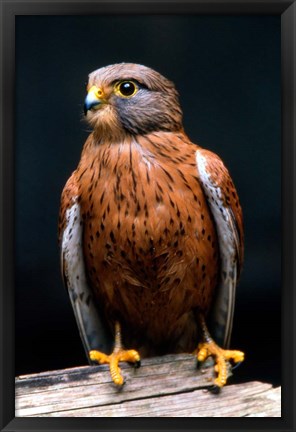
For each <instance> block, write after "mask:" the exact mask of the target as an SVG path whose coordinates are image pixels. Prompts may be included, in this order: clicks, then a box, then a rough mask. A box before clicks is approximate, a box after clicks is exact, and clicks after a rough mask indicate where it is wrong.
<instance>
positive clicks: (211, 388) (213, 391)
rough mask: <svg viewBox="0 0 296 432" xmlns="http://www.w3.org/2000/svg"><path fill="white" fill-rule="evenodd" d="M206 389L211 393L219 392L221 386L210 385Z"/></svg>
mask: <svg viewBox="0 0 296 432" xmlns="http://www.w3.org/2000/svg"><path fill="white" fill-rule="evenodd" d="M208 391H209V392H210V393H213V394H219V393H220V392H221V387H219V386H218V385H212V386H211V387H209V389H208Z"/></svg>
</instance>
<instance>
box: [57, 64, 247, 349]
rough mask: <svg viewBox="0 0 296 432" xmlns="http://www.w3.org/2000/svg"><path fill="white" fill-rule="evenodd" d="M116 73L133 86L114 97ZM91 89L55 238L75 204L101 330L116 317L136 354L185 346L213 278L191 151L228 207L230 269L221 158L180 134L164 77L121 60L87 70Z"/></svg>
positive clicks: (193, 340) (215, 267)
mask: <svg viewBox="0 0 296 432" xmlns="http://www.w3.org/2000/svg"><path fill="white" fill-rule="evenodd" d="M119 80H133V81H135V82H136V83H137V85H138V86H139V89H138V93H137V94H136V95H135V96H133V97H131V98H123V97H119V96H118V95H115V94H114V85H115V84H114V83H116V82H118V81H119ZM93 86H96V87H97V88H100V89H102V91H103V95H104V96H103V99H104V102H103V103H102V106H100V107H99V109H97V110H95V109H89V110H87V120H88V121H89V122H90V124H91V125H92V126H93V127H94V131H93V132H92V133H91V134H90V135H89V137H88V139H87V141H86V143H85V145H84V148H83V152H82V155H81V160H80V162H79V165H78V167H77V169H76V171H74V173H73V174H72V176H71V177H70V179H69V180H68V182H67V184H66V186H65V188H64V191H63V195H62V202H61V211H60V230H59V231H60V240H61V242H63V234H64V231H65V227H66V225H67V217H66V212H67V210H68V209H70V208H71V206H72V205H73V203H74V202H75V203H77V205H78V206H79V209H80V218H81V220H80V221H79V223H80V226H82V228H83V230H82V237H81V247H82V250H83V256H84V265H85V273H86V275H87V281H88V284H89V286H90V288H91V292H92V293H93V294H94V297H95V299H96V306H97V307H98V311H99V314H100V315H101V316H102V317H103V321H104V322H106V323H108V326H109V329H110V331H111V332H113V330H114V325H115V322H116V321H118V322H120V325H121V329H122V338H123V343H124V345H125V346H128V347H129V346H132V347H133V348H135V349H137V350H139V352H140V354H141V355H144V356H146V355H154V354H163V353H167V352H171V353H172V352H192V351H193V350H194V349H195V348H196V347H197V343H198V340H199V339H200V337H201V334H200V331H199V321H198V320H197V317H196V313H197V311H198V312H201V313H202V314H203V315H204V316H207V314H208V312H209V310H210V309H211V305H212V304H213V299H214V297H215V290H216V287H217V285H218V283H219V280H220V277H221V276H220V273H221V256H220V255H221V251H220V247H219V238H218V235H217V227H216V220H215V217H214V216H213V212H212V211H211V210H210V206H209V202H208V200H209V197H208V196H207V193H205V192H206V191H205V188H207V187H208V186H207V185H206V184H204V181H203V179H202V178H201V176H200V173H199V170H198V167H197V159H196V157H197V156H196V155H197V153H196V152H197V150H198V151H199V154H200V156H202V157H204V158H205V160H206V161H207V169H208V172H209V174H210V177H209V179H210V180H209V182H210V184H211V183H213V184H214V185H216V186H217V187H218V189H219V191H218V192H219V193H218V192H217V196H218V195H219V194H220V191H221V197H220V198H221V200H222V201H221V202H223V206H225V208H228V209H230V211H231V214H232V217H233V219H232V222H233V224H234V226H235V227H234V231H235V239H236V249H237V250H236V254H235V256H236V262H235V265H236V267H237V270H238V273H239V269H240V266H241V263H242V259H243V228H242V213H241V208H240V205H239V200H238V196H237V193H236V190H235V188H234V185H233V183H232V180H231V178H230V176H229V174H228V172H227V170H226V168H225V166H224V165H223V163H222V162H221V160H220V159H219V158H218V157H217V156H216V155H215V154H213V153H211V152H209V151H207V150H203V149H202V148H201V147H198V146H197V145H195V144H193V143H192V142H191V141H190V140H189V138H188V137H187V136H186V134H185V133H184V131H183V127H182V113H181V109H180V106H179V103H178V95H177V92H176V90H175V88H174V85H173V84H172V83H171V82H169V81H168V80H166V79H165V78H164V77H162V76H161V75H160V74H158V73H157V72H154V71H152V70H151V69H148V68H145V67H144V66H139V65H130V64H120V65H113V66H110V67H107V68H103V69H99V70H98V71H95V72H93V73H92V74H91V75H90V78H89V84H88V90H89V89H90V88H92V87H93ZM211 199H212V200H213V201H215V198H214V197H213V198H211ZM218 205H219V203H218V202H217V206H218ZM221 213H222V210H221ZM64 265H65V264H64ZM93 348H95V347H93Z"/></svg>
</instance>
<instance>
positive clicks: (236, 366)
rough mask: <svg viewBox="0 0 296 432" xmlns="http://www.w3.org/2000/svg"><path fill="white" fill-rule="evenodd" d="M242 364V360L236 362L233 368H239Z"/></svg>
mask: <svg viewBox="0 0 296 432" xmlns="http://www.w3.org/2000/svg"><path fill="white" fill-rule="evenodd" d="M241 364H242V362H238V363H235V365H234V366H231V370H234V369H236V368H238V367H239V366H240V365H241Z"/></svg>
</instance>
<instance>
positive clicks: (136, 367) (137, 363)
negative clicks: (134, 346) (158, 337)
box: [134, 360, 141, 369]
mask: <svg viewBox="0 0 296 432" xmlns="http://www.w3.org/2000/svg"><path fill="white" fill-rule="evenodd" d="M134 365H135V369H138V368H139V367H140V366H141V360H138V361H136V362H135V363H134Z"/></svg>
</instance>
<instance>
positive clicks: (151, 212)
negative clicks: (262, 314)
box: [78, 144, 219, 327]
mask: <svg viewBox="0 0 296 432" xmlns="http://www.w3.org/2000/svg"><path fill="white" fill-rule="evenodd" d="M187 152H188V154H187V155H184V154H183V162H182V161H181V160H179V161H176V162H174V160H172V159H171V158H165V157H164V156H160V157H159V156H158V155H157V153H155V152H154V153H153V152H152V151H151V149H148V150H147V151H146V152H145V151H142V150H141V148H139V145H134V146H132V145H131V144H130V145H126V146H121V147H120V146H117V147H112V146H109V147H106V148H102V149H101V150H100V152H98V154H97V155H96V157H95V158H93V160H90V161H88V162H87V164H85V167H83V165H82V164H81V166H80V168H79V169H80V175H81V179H80V184H81V188H80V191H81V192H80V193H81V198H80V203H81V209H82V218H83V224H84V255H85V262H86V267H87V269H88V274H89V278H90V280H91V283H92V286H93V288H94V290H95V292H96V293H97V296H98V298H99V300H100V301H101V302H103V303H104V304H106V305H108V306H106V308H108V311H107V313H108V314H109V313H110V314H111V315H112V314H113V315H114V314H115V315H116V314H120V315H122V316H124V317H125V319H126V317H129V318H128V319H129V320H130V321H131V322H134V323H135V324H137V325H143V326H144V327H145V326H147V322H148V320H150V321H151V316H152V315H153V316H154V319H156V320H157V319H158V318H156V317H161V318H159V319H161V320H163V316H164V315H165V314H167V315H168V316H169V314H168V311H169V313H170V316H171V317H173V318H172V319H174V320H176V318H177V319H179V318H180V317H181V316H182V315H183V314H184V313H187V312H188V311H190V310H191V309H192V308H194V307H202V308H204V309H206V308H207V307H208V305H209V302H210V299H211V297H212V293H213V289H214V287H215V285H216V282H217V275H218V267H219V251H218V244H217V237H216V230H215V226H214V223H213V219H212V217H211V214H210V212H209V208H208V205H207V202H206V200H205V197H204V195H203V193H202V190H201V187H200V185H199V180H198V177H197V170H196V167H195V164H194V161H195V159H194V148H193V149H192V148H190V149H188V150H187ZM163 154H164V155H165V153H163ZM184 156H186V157H184ZM78 175H79V173H78ZM170 324H171V323H169V322H168V326H169V325H170Z"/></svg>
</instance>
